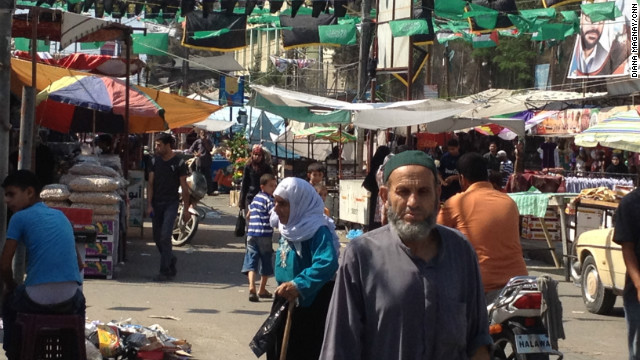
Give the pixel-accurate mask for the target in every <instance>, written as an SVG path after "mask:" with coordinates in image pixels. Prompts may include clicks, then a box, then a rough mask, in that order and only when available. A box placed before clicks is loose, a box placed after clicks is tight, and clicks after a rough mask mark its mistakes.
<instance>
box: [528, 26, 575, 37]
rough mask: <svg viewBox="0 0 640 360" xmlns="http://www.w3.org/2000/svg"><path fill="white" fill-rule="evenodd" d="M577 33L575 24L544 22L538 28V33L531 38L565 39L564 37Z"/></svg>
mask: <svg viewBox="0 0 640 360" xmlns="http://www.w3.org/2000/svg"><path fill="white" fill-rule="evenodd" d="M575 33H576V28H575V26H573V24H568V23H559V24H542V25H541V26H540V28H539V29H538V33H537V34H536V35H535V36H533V37H532V38H531V40H535V41H543V40H563V39H564V38H566V37H568V36H571V35H573V34H575Z"/></svg>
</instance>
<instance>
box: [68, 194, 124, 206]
mask: <svg viewBox="0 0 640 360" xmlns="http://www.w3.org/2000/svg"><path fill="white" fill-rule="evenodd" d="M120 199H121V198H120V195H118V193H116V192H93V191H87V192H74V193H72V194H70V195H69V201H71V202H74V203H87V204H102V205H113V204H117V203H119V202H120Z"/></svg>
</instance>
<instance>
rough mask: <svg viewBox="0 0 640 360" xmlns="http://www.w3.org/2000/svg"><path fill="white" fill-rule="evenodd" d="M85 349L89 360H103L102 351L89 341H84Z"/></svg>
mask: <svg viewBox="0 0 640 360" xmlns="http://www.w3.org/2000/svg"><path fill="white" fill-rule="evenodd" d="M84 347H85V348H86V349H87V360H102V354H101V353H100V350H98V348H97V347H96V346H95V345H93V343H92V342H91V341H89V340H88V339H84Z"/></svg>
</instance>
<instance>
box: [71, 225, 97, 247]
mask: <svg viewBox="0 0 640 360" xmlns="http://www.w3.org/2000/svg"><path fill="white" fill-rule="evenodd" d="M96 235H97V233H96V227H95V226H94V225H73V237H74V238H75V240H76V242H77V243H85V244H88V243H94V242H96Z"/></svg>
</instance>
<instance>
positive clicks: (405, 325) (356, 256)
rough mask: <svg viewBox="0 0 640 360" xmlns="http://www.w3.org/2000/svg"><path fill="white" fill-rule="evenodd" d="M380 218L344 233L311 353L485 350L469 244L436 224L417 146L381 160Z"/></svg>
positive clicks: (414, 359) (433, 192)
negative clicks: (359, 231)
mask: <svg viewBox="0 0 640 360" xmlns="http://www.w3.org/2000/svg"><path fill="white" fill-rule="evenodd" d="M384 181H385V185H384V186H383V187H381V188H380V196H381V198H382V200H383V201H384V202H386V204H387V208H388V218H389V225H387V226H383V227H381V228H379V229H376V230H374V231H371V232H368V233H366V234H365V235H363V236H361V237H359V238H357V239H355V240H353V241H351V243H350V244H349V246H348V247H347V249H346V251H345V253H344V256H343V259H342V263H341V264H340V268H339V270H338V275H337V278H336V282H335V288H334V291H333V297H332V300H331V305H330V306H329V314H328V316H327V323H326V328H325V335H324V344H323V347H322V354H321V356H320V359H324V360H330V359H331V360H338V359H341V360H357V359H363V360H368V359H385V360H393V359H398V360H400V359H402V360H435V359H441V360H458V359H460V360H461V359H474V360H476V359H489V350H490V347H491V344H492V340H491V337H490V336H489V322H488V320H487V309H486V305H485V299H484V290H483V288H482V280H481V278H480V271H479V269H478V260H477V258H476V253H475V251H474V250H473V248H472V247H471V245H470V243H469V242H468V241H467V240H466V239H465V237H464V236H463V235H462V234H461V233H460V232H458V231H457V230H454V229H451V228H448V227H444V226H441V225H437V224H436V216H437V213H438V199H439V198H440V184H439V183H438V177H437V169H436V166H435V164H434V162H433V160H432V159H431V157H429V156H428V155H426V154H425V153H423V152H421V151H405V152H403V153H400V154H398V155H396V156H394V157H393V158H391V159H390V160H389V161H388V162H387V165H385V169H384Z"/></svg>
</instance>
